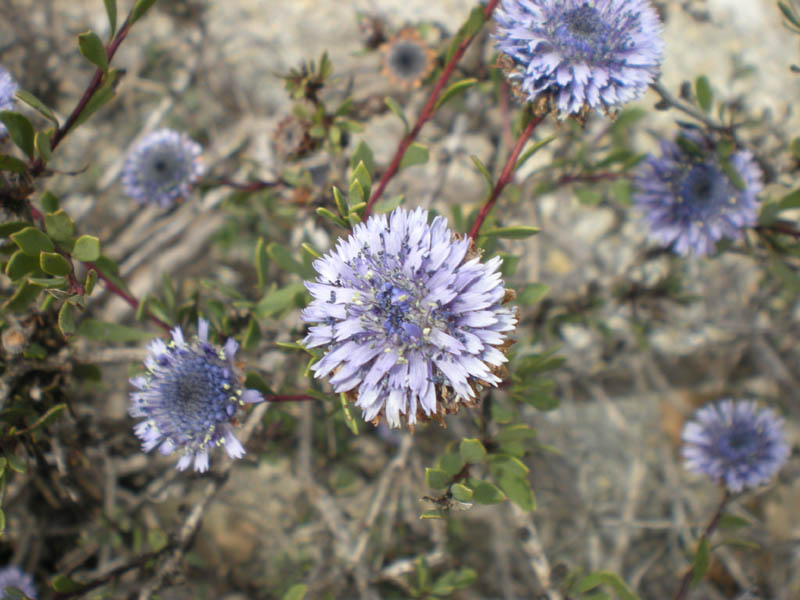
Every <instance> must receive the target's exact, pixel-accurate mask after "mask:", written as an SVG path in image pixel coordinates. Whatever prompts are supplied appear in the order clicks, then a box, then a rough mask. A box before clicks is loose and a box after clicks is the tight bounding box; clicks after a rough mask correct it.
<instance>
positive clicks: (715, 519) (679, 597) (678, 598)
mask: <svg viewBox="0 0 800 600" xmlns="http://www.w3.org/2000/svg"><path fill="white" fill-rule="evenodd" d="M730 499H731V495H730V493H729V492H727V491H726V492H725V495H724V496H723V498H722V502H720V503H719V506H718V507H717V510H716V511H715V512H714V515H713V516H712V517H711V520H710V521H709V522H708V525H706V529H705V531H704V532H703V535H702V536H700V539H699V540H698V545H699V544H700V543H702V542H703V540H707V539H708V538H710V537H711V534H712V533H714V530H715V529H716V528H717V525H719V520H720V519H721V518H722V511H723V510H725V506H726V505H727V504H728V500H730ZM693 575H694V569H692V568H690V569H689V570H688V571H687V572H686V573H685V574H684V576H683V579H681V585H680V587H679V588H678V593H676V594H675V600H684V599H685V598H686V594H687V593H688V592H689V584H690V583H691V581H692V576H693Z"/></svg>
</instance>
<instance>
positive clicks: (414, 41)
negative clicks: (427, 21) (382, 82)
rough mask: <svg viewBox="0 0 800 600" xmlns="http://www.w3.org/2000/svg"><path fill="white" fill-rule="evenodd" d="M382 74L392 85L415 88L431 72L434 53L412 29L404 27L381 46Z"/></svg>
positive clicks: (415, 30) (417, 32) (414, 29)
mask: <svg viewBox="0 0 800 600" xmlns="http://www.w3.org/2000/svg"><path fill="white" fill-rule="evenodd" d="M381 51H382V52H383V69H382V71H381V72H382V73H383V75H384V76H385V77H387V78H389V80H391V82H392V83H394V84H395V85H399V86H401V87H405V88H416V87H419V86H420V85H421V84H422V81H423V79H425V78H426V77H427V76H428V75H430V72H431V71H432V70H433V59H434V57H435V55H436V52H435V51H434V50H433V48H431V47H430V46H429V45H428V44H427V43H426V42H425V40H423V39H422V36H420V34H419V31H417V29H416V28H414V27H406V28H404V29H401V30H400V31H398V32H397V34H396V35H394V36H392V38H391V39H390V40H389V41H388V42H386V43H385V44H383V45H382V46H381Z"/></svg>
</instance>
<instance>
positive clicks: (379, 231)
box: [302, 208, 516, 428]
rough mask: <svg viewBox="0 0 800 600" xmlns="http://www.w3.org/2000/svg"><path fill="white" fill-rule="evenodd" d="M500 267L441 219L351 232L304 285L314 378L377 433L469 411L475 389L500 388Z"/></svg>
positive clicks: (373, 224)
mask: <svg viewBox="0 0 800 600" xmlns="http://www.w3.org/2000/svg"><path fill="white" fill-rule="evenodd" d="M500 263H501V261H500V258H499V257H495V258H493V259H491V260H489V261H488V262H486V263H482V262H481V261H480V257H479V256H478V255H476V254H475V253H474V252H473V251H471V249H470V240H469V238H467V237H460V238H459V237H454V235H453V233H452V232H451V231H450V229H448V227H447V221H446V220H445V219H444V218H442V217H436V218H435V219H433V221H432V222H431V223H430V224H428V213H427V211H425V210H423V209H421V208H418V209H416V210H414V211H407V210H404V209H402V208H398V209H396V210H394V211H393V212H392V213H391V215H389V216H388V218H387V216H386V215H380V216H373V217H370V218H369V219H368V220H367V221H366V222H364V223H360V224H358V225H356V226H355V227H354V228H353V232H352V234H351V235H350V236H349V237H348V238H347V239H340V240H339V242H338V244H337V245H336V248H335V249H333V250H331V251H330V252H328V253H327V254H326V255H325V256H323V257H322V258H320V259H318V260H317V261H315V262H314V268H315V269H316V270H317V273H318V274H319V275H318V277H317V280H316V282H306V287H307V288H308V290H309V292H311V296H312V301H311V303H310V304H309V306H308V307H307V308H306V309H305V310H304V311H303V313H302V318H303V320H304V321H306V322H310V323H316V325H313V326H312V327H311V328H310V329H309V333H308V335H307V336H306V338H305V339H304V341H303V343H304V344H305V345H306V347H308V348H316V347H320V346H321V347H324V348H325V354H324V356H323V357H322V359H321V360H320V361H319V362H318V363H316V364H315V365H314V366H313V367H312V370H313V371H314V374H315V376H316V377H324V376H326V375H331V379H330V381H331V384H332V385H333V387H334V390H335V391H336V392H346V393H347V394H348V396H349V397H350V399H351V400H354V401H355V403H356V405H357V406H359V407H360V408H361V409H362V413H363V417H364V419H365V420H367V421H372V422H373V423H374V424H376V425H377V424H378V423H379V422H380V421H381V419H382V417H383V418H385V420H386V422H388V424H389V425H390V426H392V427H399V426H400V425H401V424H402V422H403V421H404V422H405V423H407V424H408V425H409V427H412V428H413V426H414V424H415V423H416V422H417V420H418V419H419V420H427V419H430V418H433V419H436V420H438V421H440V422H441V419H442V415H444V414H446V413H454V412H457V411H458V409H459V407H460V405H461V404H467V405H474V404H476V403H477V394H478V391H479V390H480V389H481V388H482V386H494V385H497V384H498V383H499V382H500V375H502V374H503V367H502V365H503V363H504V362H506V356H505V353H504V351H505V349H506V348H507V347H508V346H509V345H510V343H511V342H510V341H509V340H508V338H507V334H508V333H509V332H510V331H512V330H513V329H514V327H515V325H516V316H515V314H514V311H513V310H512V309H510V308H508V307H505V306H504V304H505V303H506V302H508V301H509V300H510V299H511V297H513V294H512V293H511V292H510V291H508V290H506V289H505V288H504V287H503V281H502V280H501V278H500V273H498V268H499V267H500Z"/></svg>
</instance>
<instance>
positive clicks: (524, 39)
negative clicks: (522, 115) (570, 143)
mask: <svg viewBox="0 0 800 600" xmlns="http://www.w3.org/2000/svg"><path fill="white" fill-rule="evenodd" d="M495 20H496V22H497V28H496V30H495V39H496V40H497V48H498V49H499V50H500V52H501V53H502V54H503V55H505V57H506V58H505V59H504V60H501V65H502V66H503V67H504V70H505V71H506V72H507V75H508V77H509V79H510V81H511V83H512V85H513V86H514V88H515V91H516V92H517V93H518V94H519V95H521V96H522V97H523V98H525V99H526V100H527V101H530V102H533V101H540V99H541V98H542V97H544V98H546V99H547V100H548V105H549V104H550V103H551V102H552V103H553V104H555V106H557V107H558V110H559V112H560V113H561V115H568V114H573V115H576V114H583V113H584V112H586V111H587V110H588V109H601V110H608V109H613V108H616V107H619V106H620V105H622V104H624V103H626V102H629V101H631V100H633V99H635V98H638V97H639V96H641V95H642V94H643V93H644V92H645V90H646V89H647V86H648V85H649V84H650V83H651V82H652V81H653V79H655V77H656V75H657V74H658V69H659V65H660V63H661V59H662V55H663V53H664V42H663V41H662V39H661V32H662V25H661V22H660V21H659V19H658V14H657V13H656V11H655V9H654V8H653V6H652V5H651V4H650V2H649V0H594V1H591V2H589V1H586V0H502V2H501V3H500V6H499V7H498V9H497V10H496V11H495Z"/></svg>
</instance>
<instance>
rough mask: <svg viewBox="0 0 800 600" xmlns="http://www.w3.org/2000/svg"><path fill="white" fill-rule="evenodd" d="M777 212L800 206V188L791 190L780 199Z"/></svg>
mask: <svg viewBox="0 0 800 600" xmlns="http://www.w3.org/2000/svg"><path fill="white" fill-rule="evenodd" d="M777 208H778V210H777V212H782V211H784V210H791V209H793V208H800V188H798V189H796V190H794V191H793V192H789V193H788V194H786V195H785V196H784V197H783V198H781V199H780V200H778V207H777Z"/></svg>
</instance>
